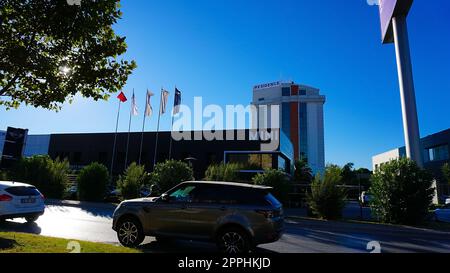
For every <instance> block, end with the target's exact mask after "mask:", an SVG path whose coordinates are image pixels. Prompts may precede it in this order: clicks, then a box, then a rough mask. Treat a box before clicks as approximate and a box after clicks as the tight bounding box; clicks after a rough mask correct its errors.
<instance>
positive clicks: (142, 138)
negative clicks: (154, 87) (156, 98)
mask: <svg viewBox="0 0 450 273" xmlns="http://www.w3.org/2000/svg"><path fill="white" fill-rule="evenodd" d="M147 100H148V99H147ZM146 118H147V115H146V114H145V111H144V122H142V135H141V147H140V148H139V165H141V159H142V145H143V143H144V131H145V119H146Z"/></svg>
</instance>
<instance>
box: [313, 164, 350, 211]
mask: <svg viewBox="0 0 450 273" xmlns="http://www.w3.org/2000/svg"><path fill="white" fill-rule="evenodd" d="M341 180H342V176H341V169H340V168H339V167H338V166H331V165H330V166H327V168H326V170H325V174H324V175H323V176H321V175H320V174H318V175H316V177H315V178H314V181H313V182H312V184H311V192H309V193H308V194H307V197H306V198H307V201H308V205H309V207H310V209H311V212H312V213H313V214H314V215H316V216H318V217H319V218H321V219H327V220H336V219H340V218H341V217H342V210H343V209H344V206H345V199H346V192H345V190H344V189H343V188H341V187H339V184H340V183H341Z"/></svg>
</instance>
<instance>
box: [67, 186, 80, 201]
mask: <svg viewBox="0 0 450 273" xmlns="http://www.w3.org/2000/svg"><path fill="white" fill-rule="evenodd" d="M67 194H68V197H69V198H70V199H76V198H77V195H78V187H77V186H75V185H74V186H71V187H70V188H69V189H68V190H67Z"/></svg>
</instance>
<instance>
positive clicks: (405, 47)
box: [380, 0, 423, 167]
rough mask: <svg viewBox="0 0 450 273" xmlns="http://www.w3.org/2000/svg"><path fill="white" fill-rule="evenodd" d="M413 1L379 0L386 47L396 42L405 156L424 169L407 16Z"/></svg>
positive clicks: (383, 39)
mask: <svg viewBox="0 0 450 273" xmlns="http://www.w3.org/2000/svg"><path fill="white" fill-rule="evenodd" d="M412 4H413V0H380V19H381V32H382V41H383V44H388V43H393V42H394V43H395V52H396V57H397V70H398V78H399V84H400V96H401V103H402V114H403V127H404V133H405V146H406V155H407V157H408V158H411V159H412V160H414V161H416V163H417V165H419V166H420V167H423V157H422V147H421V143H420V133H419V121H418V118H417V105H416V95H415V90H414V80H413V73H412V64H411V54H410V51H409V39H408V28H407V24H406V17H407V16H408V13H409V10H410V8H411V6H412Z"/></svg>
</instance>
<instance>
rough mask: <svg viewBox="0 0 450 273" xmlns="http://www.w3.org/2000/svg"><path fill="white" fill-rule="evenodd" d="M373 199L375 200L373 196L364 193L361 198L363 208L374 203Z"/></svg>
mask: <svg viewBox="0 0 450 273" xmlns="http://www.w3.org/2000/svg"><path fill="white" fill-rule="evenodd" d="M372 199H373V196H372V195H371V194H369V193H368V192H365V191H363V192H362V193H361V196H360V197H359V202H361V204H362V205H363V206H368V205H369V204H370V202H371V201H372Z"/></svg>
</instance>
